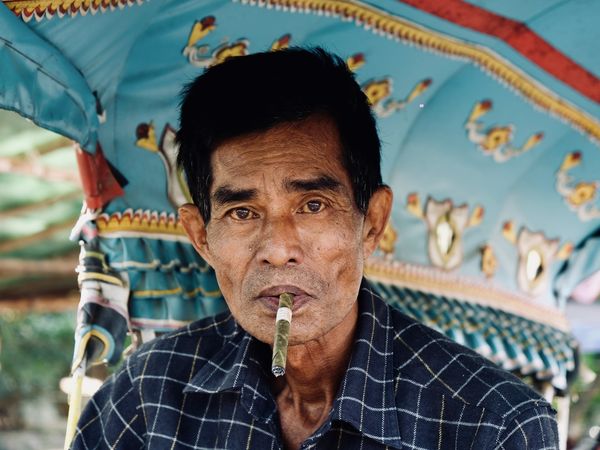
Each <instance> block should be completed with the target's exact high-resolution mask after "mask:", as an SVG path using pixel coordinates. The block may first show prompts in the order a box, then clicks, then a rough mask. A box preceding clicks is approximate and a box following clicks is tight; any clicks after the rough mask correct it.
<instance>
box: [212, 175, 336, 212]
mask: <svg viewBox="0 0 600 450" xmlns="http://www.w3.org/2000/svg"><path fill="white" fill-rule="evenodd" d="M283 185H284V188H285V189H286V190H287V191H289V192H311V191H331V192H340V191H341V190H342V183H340V182H339V181H337V180H336V179H334V178H332V177H330V176H328V175H321V176H318V177H316V178H309V179H300V180H298V179H286V180H284V181H283ZM257 195H258V191H257V190H256V189H236V188H234V187H231V186H229V185H224V186H219V187H218V188H217V189H215V192H214V194H213V195H212V200H213V202H214V203H215V205H216V206H223V205H227V204H230V203H237V202H246V201H249V200H254V199H255V198H256V197H257Z"/></svg>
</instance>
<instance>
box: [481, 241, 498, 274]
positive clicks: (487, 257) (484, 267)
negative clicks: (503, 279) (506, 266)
mask: <svg viewBox="0 0 600 450" xmlns="http://www.w3.org/2000/svg"><path fill="white" fill-rule="evenodd" d="M480 251H481V271H482V272H483V274H484V275H485V276H486V278H492V277H493V276H494V275H495V274H496V269H497V268H498V260H497V259H496V255H495V254H494V250H493V249H492V246H491V245H489V244H486V245H484V246H483V247H481V249H480Z"/></svg>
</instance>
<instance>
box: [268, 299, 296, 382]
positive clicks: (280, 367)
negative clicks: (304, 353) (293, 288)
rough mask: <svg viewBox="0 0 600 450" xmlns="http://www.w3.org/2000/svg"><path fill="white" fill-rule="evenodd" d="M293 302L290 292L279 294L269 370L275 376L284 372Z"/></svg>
mask: <svg viewBox="0 0 600 450" xmlns="http://www.w3.org/2000/svg"><path fill="white" fill-rule="evenodd" d="M293 304H294V296H293V295H292V294H288V293H287V292H286V293H283V294H281V295H280V296H279V308H278V309H277V318H276V319H275V338H274V339H273V361H272V362H271V372H273V375H275V376H276V377H280V376H281V375H283V374H285V361H286V360H287V349H288V340H289V337H290V324H291V323H292V306H293Z"/></svg>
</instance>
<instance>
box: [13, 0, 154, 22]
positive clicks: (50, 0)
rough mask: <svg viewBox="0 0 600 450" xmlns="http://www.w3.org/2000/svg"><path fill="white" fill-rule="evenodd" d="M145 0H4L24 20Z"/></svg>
mask: <svg viewBox="0 0 600 450" xmlns="http://www.w3.org/2000/svg"><path fill="white" fill-rule="evenodd" d="M143 1H144V0H3V2H4V4H5V5H6V6H7V7H8V8H9V9H10V10H11V11H12V12H13V13H15V14H16V15H19V16H21V18H22V19H23V20H24V21H26V22H27V21H29V20H30V19H31V18H32V17H35V18H36V20H41V19H43V18H44V17H46V18H47V19H51V18H52V17H54V15H55V14H58V16H59V17H62V16H64V15H67V14H70V15H71V16H75V15H77V14H78V13H81V14H86V13H87V12H89V11H91V12H92V13H96V12H98V11H99V10H100V11H102V12H104V11H105V10H107V9H110V10H114V9H116V8H124V7H125V6H131V5H133V4H136V3H137V4H142V3H143Z"/></svg>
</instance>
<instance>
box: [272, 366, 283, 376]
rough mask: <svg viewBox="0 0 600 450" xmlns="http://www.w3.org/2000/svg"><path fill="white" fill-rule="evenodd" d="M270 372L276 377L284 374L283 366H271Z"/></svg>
mask: <svg viewBox="0 0 600 450" xmlns="http://www.w3.org/2000/svg"><path fill="white" fill-rule="evenodd" d="M271 372H273V375H275V376H276V377H280V376H282V375H284V374H285V368H283V367H281V366H273V367H271Z"/></svg>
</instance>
